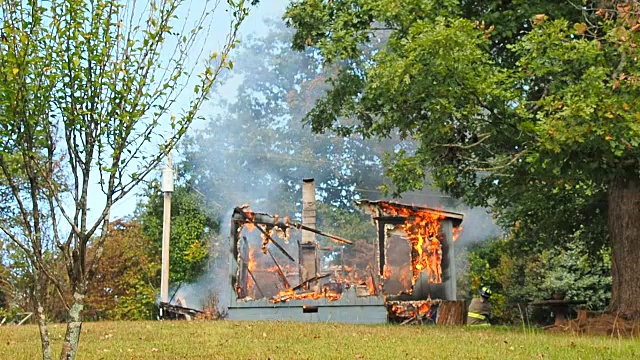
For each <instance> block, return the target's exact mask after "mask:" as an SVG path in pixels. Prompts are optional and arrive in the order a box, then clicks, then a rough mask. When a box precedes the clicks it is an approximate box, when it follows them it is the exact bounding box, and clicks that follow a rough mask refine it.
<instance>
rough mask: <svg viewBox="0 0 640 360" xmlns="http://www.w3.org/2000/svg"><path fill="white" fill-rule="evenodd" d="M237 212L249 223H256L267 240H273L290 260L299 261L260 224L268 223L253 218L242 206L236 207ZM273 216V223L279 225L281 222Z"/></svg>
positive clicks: (235, 211)
mask: <svg viewBox="0 0 640 360" xmlns="http://www.w3.org/2000/svg"><path fill="white" fill-rule="evenodd" d="M236 213H239V214H240V215H241V216H242V218H243V220H244V221H245V222H248V223H251V224H254V225H256V227H257V228H258V230H260V232H261V233H262V234H263V235H264V236H265V237H266V238H267V240H269V242H271V243H272V244H273V245H275V247H277V248H278V250H280V252H282V253H283V254H284V256H286V257H287V258H288V259H289V260H291V261H293V262H297V261H296V259H294V258H293V256H291V255H289V253H288V252H287V251H286V250H285V249H284V248H283V247H282V245H280V244H278V242H277V241H275V240H274V239H273V238H272V237H271V235H269V233H268V232H267V231H266V230H265V229H263V228H262V227H261V226H259V225H262V224H264V225H266V224H265V223H259V222H256V221H255V220H254V219H252V218H251V217H250V216H249V215H247V214H246V213H245V212H244V211H242V209H240V208H235V209H234V214H236ZM271 218H272V219H274V223H271V225H274V226H279V223H278V222H277V220H276V218H275V217H271ZM279 227H280V226H279ZM284 229H286V225H284Z"/></svg>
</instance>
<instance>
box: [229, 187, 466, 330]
mask: <svg viewBox="0 0 640 360" xmlns="http://www.w3.org/2000/svg"><path fill="white" fill-rule="evenodd" d="M302 190H303V206H302V222H295V221H292V220H291V219H290V218H289V217H280V216H278V215H270V214H265V213H258V212H254V211H252V210H251V209H250V208H249V207H248V206H241V207H236V208H235V209H234V212H233V215H232V219H231V234H230V235H231V255H230V256H231V257H232V261H231V262H230V264H231V265H230V266H231V268H230V274H231V277H232V279H231V283H232V286H233V295H232V297H231V300H230V304H229V305H228V311H229V317H230V318H231V319H234V320H295V321H318V322H319V321H335V322H354V323H384V322H387V321H388V320H396V321H398V320H402V321H404V320H405V319H411V318H414V319H418V318H427V317H430V316H432V315H433V314H434V313H433V311H434V310H435V309H436V308H437V306H435V305H438V304H439V303H440V302H442V301H446V300H455V296H456V285H455V284H456V283H455V278H456V277H455V266H454V247H453V243H454V241H455V237H456V234H457V233H458V232H459V229H460V223H461V222H462V218H463V215H462V214H458V213H451V212H446V211H441V210H435V209H430V208H426V207H417V206H411V205H403V204H398V203H392V202H387V201H369V200H360V201H357V202H356V204H357V205H358V206H359V207H360V208H361V209H362V210H363V211H364V212H365V213H366V214H369V215H370V216H371V221H372V224H373V225H374V226H375V227H376V229H377V234H378V235H377V238H376V239H371V241H370V242H367V244H360V242H358V243H355V244H354V242H353V241H351V240H348V239H344V238H342V237H340V236H336V235H333V234H328V233H325V232H323V231H321V230H319V229H316V203H315V187H314V183H313V179H305V180H304V183H303V187H302ZM292 230H293V231H292ZM296 230H299V231H296ZM318 237H321V238H322V239H326V240H323V241H322V242H321V241H319V239H318ZM327 243H330V244H332V246H323V244H325V245H326V244H327ZM354 246H360V247H361V248H359V250H360V252H361V253H362V254H363V255H362V256H361V257H360V260H359V261H357V262H354V263H346V261H345V256H344V251H345V249H347V250H349V249H350V248H351V247H354ZM367 246H368V247H367Z"/></svg>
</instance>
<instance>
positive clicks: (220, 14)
mask: <svg viewBox="0 0 640 360" xmlns="http://www.w3.org/2000/svg"><path fill="white" fill-rule="evenodd" d="M287 4H288V1H286V0H262V1H261V2H260V3H259V4H258V5H257V6H255V7H252V8H251V12H250V13H249V16H248V17H247V19H246V20H245V22H244V23H243V24H242V25H241V30H240V44H239V46H238V48H242V38H243V37H245V36H248V35H252V34H260V33H262V32H264V31H266V29H267V25H266V24H265V21H264V20H265V19H273V18H281V17H282V14H283V13H284V11H285V9H286V6H287ZM222 5H223V4H221V6H220V9H219V10H218V11H217V12H216V14H215V16H216V18H215V25H214V29H213V31H212V32H211V34H212V35H213V36H209V37H208V38H207V39H203V42H202V45H203V47H204V50H205V53H206V52H213V51H216V50H218V49H220V47H221V44H223V42H224V38H225V36H226V34H227V33H228V25H229V21H228V18H229V14H227V13H225V12H224V10H222V8H223V6H222ZM231 60H233V54H232V55H231ZM237 85H238V83H237V82H236V81H234V79H233V77H231V78H230V79H229V81H227V83H225V84H224V86H222V87H221V88H220V89H219V90H218V91H217V92H216V93H215V94H213V95H212V98H214V97H216V96H221V97H225V98H229V97H232V96H233V95H234V94H235V88H236V87H237ZM188 95H189V91H186V92H185V96H184V102H183V103H182V104H180V103H178V104H176V105H177V107H184V106H185V105H186V102H187V101H188V99H189V96H188ZM216 111H218V110H217V109H216V108H215V107H214V106H213V105H212V101H210V102H209V103H207V104H204V106H203V107H202V109H201V112H200V114H201V115H208V114H212V113H215V112H216ZM193 127H194V128H198V127H199V124H196V123H194V126H193ZM175 156H176V154H175V153H174V157H175ZM159 170H160V169H159ZM156 175H158V176H159V173H151V174H150V175H149V177H148V178H147V179H146V180H152V176H156ZM139 192H140V189H137V190H134V191H132V192H131V193H129V194H128V195H127V196H126V197H125V198H124V199H122V200H121V201H119V202H118V203H116V204H115V205H114V206H113V207H112V210H111V219H116V218H122V217H126V216H128V215H131V214H133V211H134V210H135V207H136V202H137V201H138V196H137V194H138V193H139ZM91 200H93V201H90V202H91V203H90V207H91V208H94V209H101V208H102V206H103V202H104V199H103V198H102V197H93V199H91ZM97 216H98V214H96V215H95V217H96V218H97Z"/></svg>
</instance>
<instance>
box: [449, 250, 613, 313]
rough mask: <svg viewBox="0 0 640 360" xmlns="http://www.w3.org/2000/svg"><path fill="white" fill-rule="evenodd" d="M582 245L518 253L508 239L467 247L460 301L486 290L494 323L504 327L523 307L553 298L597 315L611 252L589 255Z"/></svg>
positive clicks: (605, 296)
mask: <svg viewBox="0 0 640 360" xmlns="http://www.w3.org/2000/svg"><path fill="white" fill-rule="evenodd" d="M582 240H583V239H581V238H579V237H578V238H576V239H572V240H570V242H568V243H566V244H561V245H559V246H555V247H549V248H547V249H540V250H539V251H534V252H533V251H532V252H527V251H522V249H520V247H519V246H518V244H514V242H515V241H516V240H515V238H513V237H511V238H507V239H494V240H490V241H487V242H482V243H477V244H473V245H471V246H470V247H469V249H468V252H467V253H466V269H465V270H466V271H464V272H463V274H464V275H463V276H465V277H468V280H467V279H464V280H467V281H464V280H463V281H462V285H463V286H461V288H462V289H461V290H462V294H460V295H461V297H463V298H471V297H472V296H476V291H477V289H478V288H479V287H481V286H489V287H491V289H492V290H493V291H494V295H493V296H492V297H491V302H492V304H493V305H494V317H496V318H497V319H499V321H501V322H507V323H517V322H520V321H521V320H523V319H522V314H521V311H524V308H526V304H527V303H528V302H530V301H532V300H536V299H548V298H550V297H551V296H552V295H553V294H554V293H557V292H561V293H565V294H566V296H567V297H568V298H570V299H581V300H586V301H587V304H586V306H587V307H589V308H590V309H593V310H603V309H604V308H605V306H606V305H607V303H608V301H609V299H610V297H611V272H610V269H611V252H610V250H608V249H603V248H601V249H600V250H599V251H597V252H596V253H595V254H593V253H592V249H589V247H588V246H587V245H585V242H584V241H582ZM461 268H463V267H461ZM518 306H520V308H518Z"/></svg>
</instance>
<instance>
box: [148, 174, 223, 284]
mask: <svg viewBox="0 0 640 360" xmlns="http://www.w3.org/2000/svg"><path fill="white" fill-rule="evenodd" d="M179 169H180V167H179ZM178 173H182V171H181V170H179V171H178ZM179 178H182V176H179ZM171 202H172V205H171V235H170V244H171V251H170V252H169V257H170V259H169V263H170V264H171V266H170V268H169V270H170V274H169V280H170V281H171V284H173V285H175V284H180V283H182V282H187V283H190V282H195V281H196V280H197V279H198V277H199V276H200V275H202V274H203V272H204V271H205V270H206V266H207V260H208V259H209V257H210V256H211V255H215V254H211V252H210V249H211V243H212V241H213V237H214V235H216V234H217V233H218V231H219V229H220V221H219V220H218V213H217V212H215V211H214V210H213V209H212V208H213V206H212V204H210V203H209V202H207V201H206V199H205V198H204V196H203V195H202V194H200V193H198V192H197V191H195V190H194V189H193V188H191V187H189V185H188V184H186V185H185V184H184V183H183V182H182V181H179V183H178V185H177V186H176V187H175V190H174V192H173V194H172V195H171ZM163 206H164V202H163V195H162V192H161V191H160V184H159V183H158V182H157V181H155V182H151V183H149V185H148V187H147V189H146V190H145V197H144V198H143V200H142V201H141V202H140V203H139V204H138V206H137V209H136V216H135V218H136V220H137V221H139V222H140V224H141V231H142V233H143V234H144V235H145V236H146V237H147V238H148V239H149V240H150V241H151V242H150V244H149V245H150V246H149V249H148V253H149V254H150V255H151V256H152V257H154V258H157V259H159V258H160V257H161V253H162V225H163V224H162V220H163V209H164V208H163Z"/></svg>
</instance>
